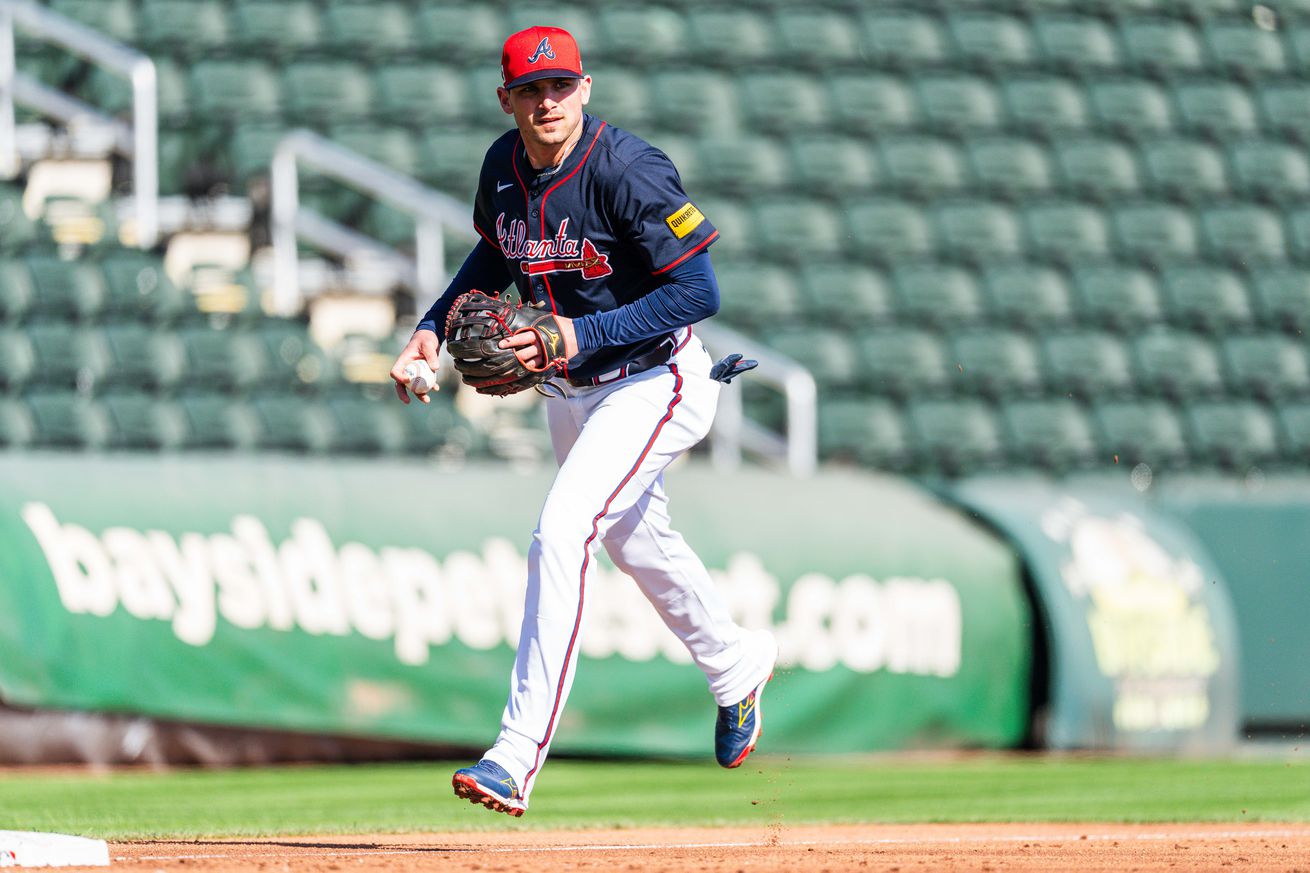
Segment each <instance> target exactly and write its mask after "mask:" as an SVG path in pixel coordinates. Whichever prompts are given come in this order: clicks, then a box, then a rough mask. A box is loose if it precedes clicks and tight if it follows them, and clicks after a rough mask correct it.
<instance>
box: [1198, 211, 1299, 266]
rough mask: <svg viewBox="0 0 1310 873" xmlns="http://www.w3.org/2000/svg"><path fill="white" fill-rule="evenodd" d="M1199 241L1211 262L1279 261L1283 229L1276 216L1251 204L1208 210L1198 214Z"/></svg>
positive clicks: (1281, 252)
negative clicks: (1211, 259) (1218, 260)
mask: <svg viewBox="0 0 1310 873" xmlns="http://www.w3.org/2000/svg"><path fill="white" fill-rule="evenodd" d="M1200 224H1201V239H1202V241H1203V243H1204V245H1205V248H1206V251H1207V252H1208V253H1209V254H1210V255H1211V256H1212V257H1215V258H1223V259H1227V260H1229V261H1232V262H1234V263H1237V264H1249V263H1251V262H1258V261H1279V260H1283V258H1284V257H1285V256H1286V252H1285V249H1284V244H1283V225H1282V222H1281V221H1280V220H1279V217H1278V215H1277V213H1275V212H1272V211H1271V210H1268V209H1265V208H1263V207H1260V206H1255V205H1253V204H1236V205H1232V206H1212V207H1210V208H1208V209H1203V210H1202V211H1201V214H1200Z"/></svg>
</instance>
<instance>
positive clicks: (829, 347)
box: [767, 327, 860, 391]
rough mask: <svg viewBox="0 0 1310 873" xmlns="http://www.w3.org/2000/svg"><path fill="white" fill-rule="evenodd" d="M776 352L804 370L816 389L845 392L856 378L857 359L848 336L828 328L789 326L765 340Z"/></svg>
mask: <svg viewBox="0 0 1310 873" xmlns="http://www.w3.org/2000/svg"><path fill="white" fill-rule="evenodd" d="M767 342H768V344H769V345H770V346H771V347H772V348H773V349H775V350H776V351H779V352H781V353H782V354H784V355H786V356H787V357H789V358H791V359H792V360H794V361H796V362H798V363H800V364H801V365H802V366H804V367H807V368H808V369H809V370H810V372H811V373H813V374H814V377H815V378H816V379H817V380H819V390H820V391H824V390H831V389H837V390H842V389H848V388H851V387H853V386H854V385H855V383H856V380H857V379H858V378H859V377H860V362H859V356H858V354H857V352H856V349H855V343H854V342H853V341H852V339H851V336H850V334H849V333H847V332H845V331H844V330H839V329H834V328H829V327H790V328H782V329H780V330H778V331H775V332H773V333H772V334H771V335H770V336H769V337H768V340H767Z"/></svg>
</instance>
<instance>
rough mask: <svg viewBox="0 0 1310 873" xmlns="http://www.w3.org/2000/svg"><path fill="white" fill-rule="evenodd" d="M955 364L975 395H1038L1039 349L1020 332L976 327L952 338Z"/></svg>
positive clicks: (1039, 385) (960, 379)
mask: <svg viewBox="0 0 1310 873" xmlns="http://www.w3.org/2000/svg"><path fill="white" fill-rule="evenodd" d="M950 351H951V361H952V362H954V363H955V364H956V367H957V372H958V373H959V377H958V378H959V381H960V382H961V383H962V384H963V386H964V387H965V389H966V390H967V391H969V392H970V393H972V394H981V395H983V396H986V397H993V398H995V397H1006V396H1019V395H1027V394H1035V393H1037V392H1038V391H1040V389H1041V385H1042V368H1041V364H1040V361H1039V359H1038V356H1037V346H1036V345H1035V344H1034V343H1033V341H1032V340H1031V339H1029V338H1028V337H1027V336H1025V335H1024V334H1022V333H1019V332H1018V331H1013V330H1000V329H992V328H981V327H975V328H971V329H967V330H962V331H960V332H958V333H955V334H953V335H952V336H951V339H950Z"/></svg>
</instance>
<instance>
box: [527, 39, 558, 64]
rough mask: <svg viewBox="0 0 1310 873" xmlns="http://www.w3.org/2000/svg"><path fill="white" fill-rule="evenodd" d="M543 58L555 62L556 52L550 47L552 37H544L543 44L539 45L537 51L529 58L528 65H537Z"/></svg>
mask: <svg viewBox="0 0 1310 873" xmlns="http://www.w3.org/2000/svg"><path fill="white" fill-rule="evenodd" d="M542 58H545V59H546V60H548V61H553V60H555V50H554V49H553V48H551V47H550V37H548V36H543V37H542V38H541V42H539V43H537V50H536V51H534V52H533V53H532V56H531V57H529V58H528V63H529V64H535V63H536V62H537V61H539V60H541V59H542Z"/></svg>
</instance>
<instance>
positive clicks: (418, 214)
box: [270, 130, 475, 315]
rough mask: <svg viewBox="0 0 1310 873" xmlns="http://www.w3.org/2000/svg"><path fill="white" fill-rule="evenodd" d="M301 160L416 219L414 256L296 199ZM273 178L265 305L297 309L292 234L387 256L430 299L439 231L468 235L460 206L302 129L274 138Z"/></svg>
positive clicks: (438, 269)
mask: <svg viewBox="0 0 1310 873" xmlns="http://www.w3.org/2000/svg"><path fill="white" fill-rule="evenodd" d="M302 164H303V165H304V166H305V167H307V168H309V169H313V170H316V171H318V172H320V173H322V174H324V175H325V176H329V177H332V178H335V179H337V180H338V181H340V182H343V183H345V184H347V185H350V186H351V187H354V188H357V189H359V190H362V191H364V192H366V193H368V194H371V195H372V196H373V197H375V198H377V199H378V200H381V201H382V202H384V203H387V204H389V205H391V206H394V207H395V208H397V209H399V210H401V211H403V212H406V213H408V214H410V215H412V216H414V219H415V221H416V228H415V232H414V253H415V257H414V258H410V257H409V256H407V255H404V254H401V253H400V252H397V251H395V250H394V249H391V248H389V247H387V246H385V245H383V244H381V243H379V242H377V241H376V240H374V239H372V238H370V237H368V236H365V235H364V234H361V233H360V232H359V231H356V230H351V229H350V228H347V227H345V226H344V225H341V224H338V223H337V222H334V221H332V220H331V219H329V218H327V217H326V216H324V215H322V214H320V213H318V212H315V211H313V210H311V209H305V208H303V207H302V206H301V205H300V179H299V173H298V172H297V168H298V166H299V165H302ZM270 174H271V177H272V179H271V181H272V186H273V215H272V219H273V227H272V237H273V308H274V310H275V311H277V312H278V313H281V314H288V315H289V314H293V313H295V312H296V311H298V310H299V309H300V306H301V302H302V301H301V293H300V260H299V256H298V254H297V251H296V242H297V240H298V239H304V240H305V241H307V242H309V243H310V244H312V245H314V246H316V247H317V248H320V249H323V250H324V251H328V252H331V253H332V254H335V255H339V256H343V257H346V256H350V255H353V254H358V253H360V252H361V251H364V252H368V253H369V254H371V255H373V256H375V257H379V258H381V259H382V260H384V261H386V262H387V263H390V264H391V265H392V266H393V267H394V268H395V269H396V272H397V274H398V275H399V276H400V278H401V280H402V281H404V282H405V283H406V284H408V285H410V286H411V287H413V288H414V290H415V291H416V292H417V293H416V295H415V298H416V302H417V301H418V300H421V299H427V300H435V299H436V298H437V296H438V295H439V294H441V292H442V291H443V290H444V287H443V286H444V285H445V269H446V268H445V231H447V230H453V231H455V232H457V233H458V234H459V235H460V236H464V237H470V238H471V237H473V235H474V233H475V232H474V230H473V220H472V218H471V217H470V215H469V210H468V207H467V206H466V205H465V204H463V203H461V202H460V201H458V200H456V199H455V198H454V197H451V196H449V195H447V194H442V193H441V192H440V191H435V190H433V189H431V188H428V187H427V186H425V185H423V184H421V183H419V182H417V181H415V180H414V179H412V178H410V177H409V176H406V175H404V174H403V173H399V172H396V171H395V170H393V169H391V168H390V167H387V166H384V165H382V164H379V163H378V162H377V161H374V160H371V159H369V158H367V157H365V156H363V155H361V154H359V153H357V152H353V151H351V150H350V149H347V148H345V147H343V146H340V145H337V144H336V143H334V142H331V141H330V140H327V139H324V138H323V137H321V136H319V135H318V134H316V133H314V132H312V131H308V130H296V131H292V132H291V133H289V134H287V135H286V136H285V137H284V138H283V139H282V141H281V142H279V143H278V147H277V151H276V152H275V153H274V155H273V167H272V170H271V172H270Z"/></svg>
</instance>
